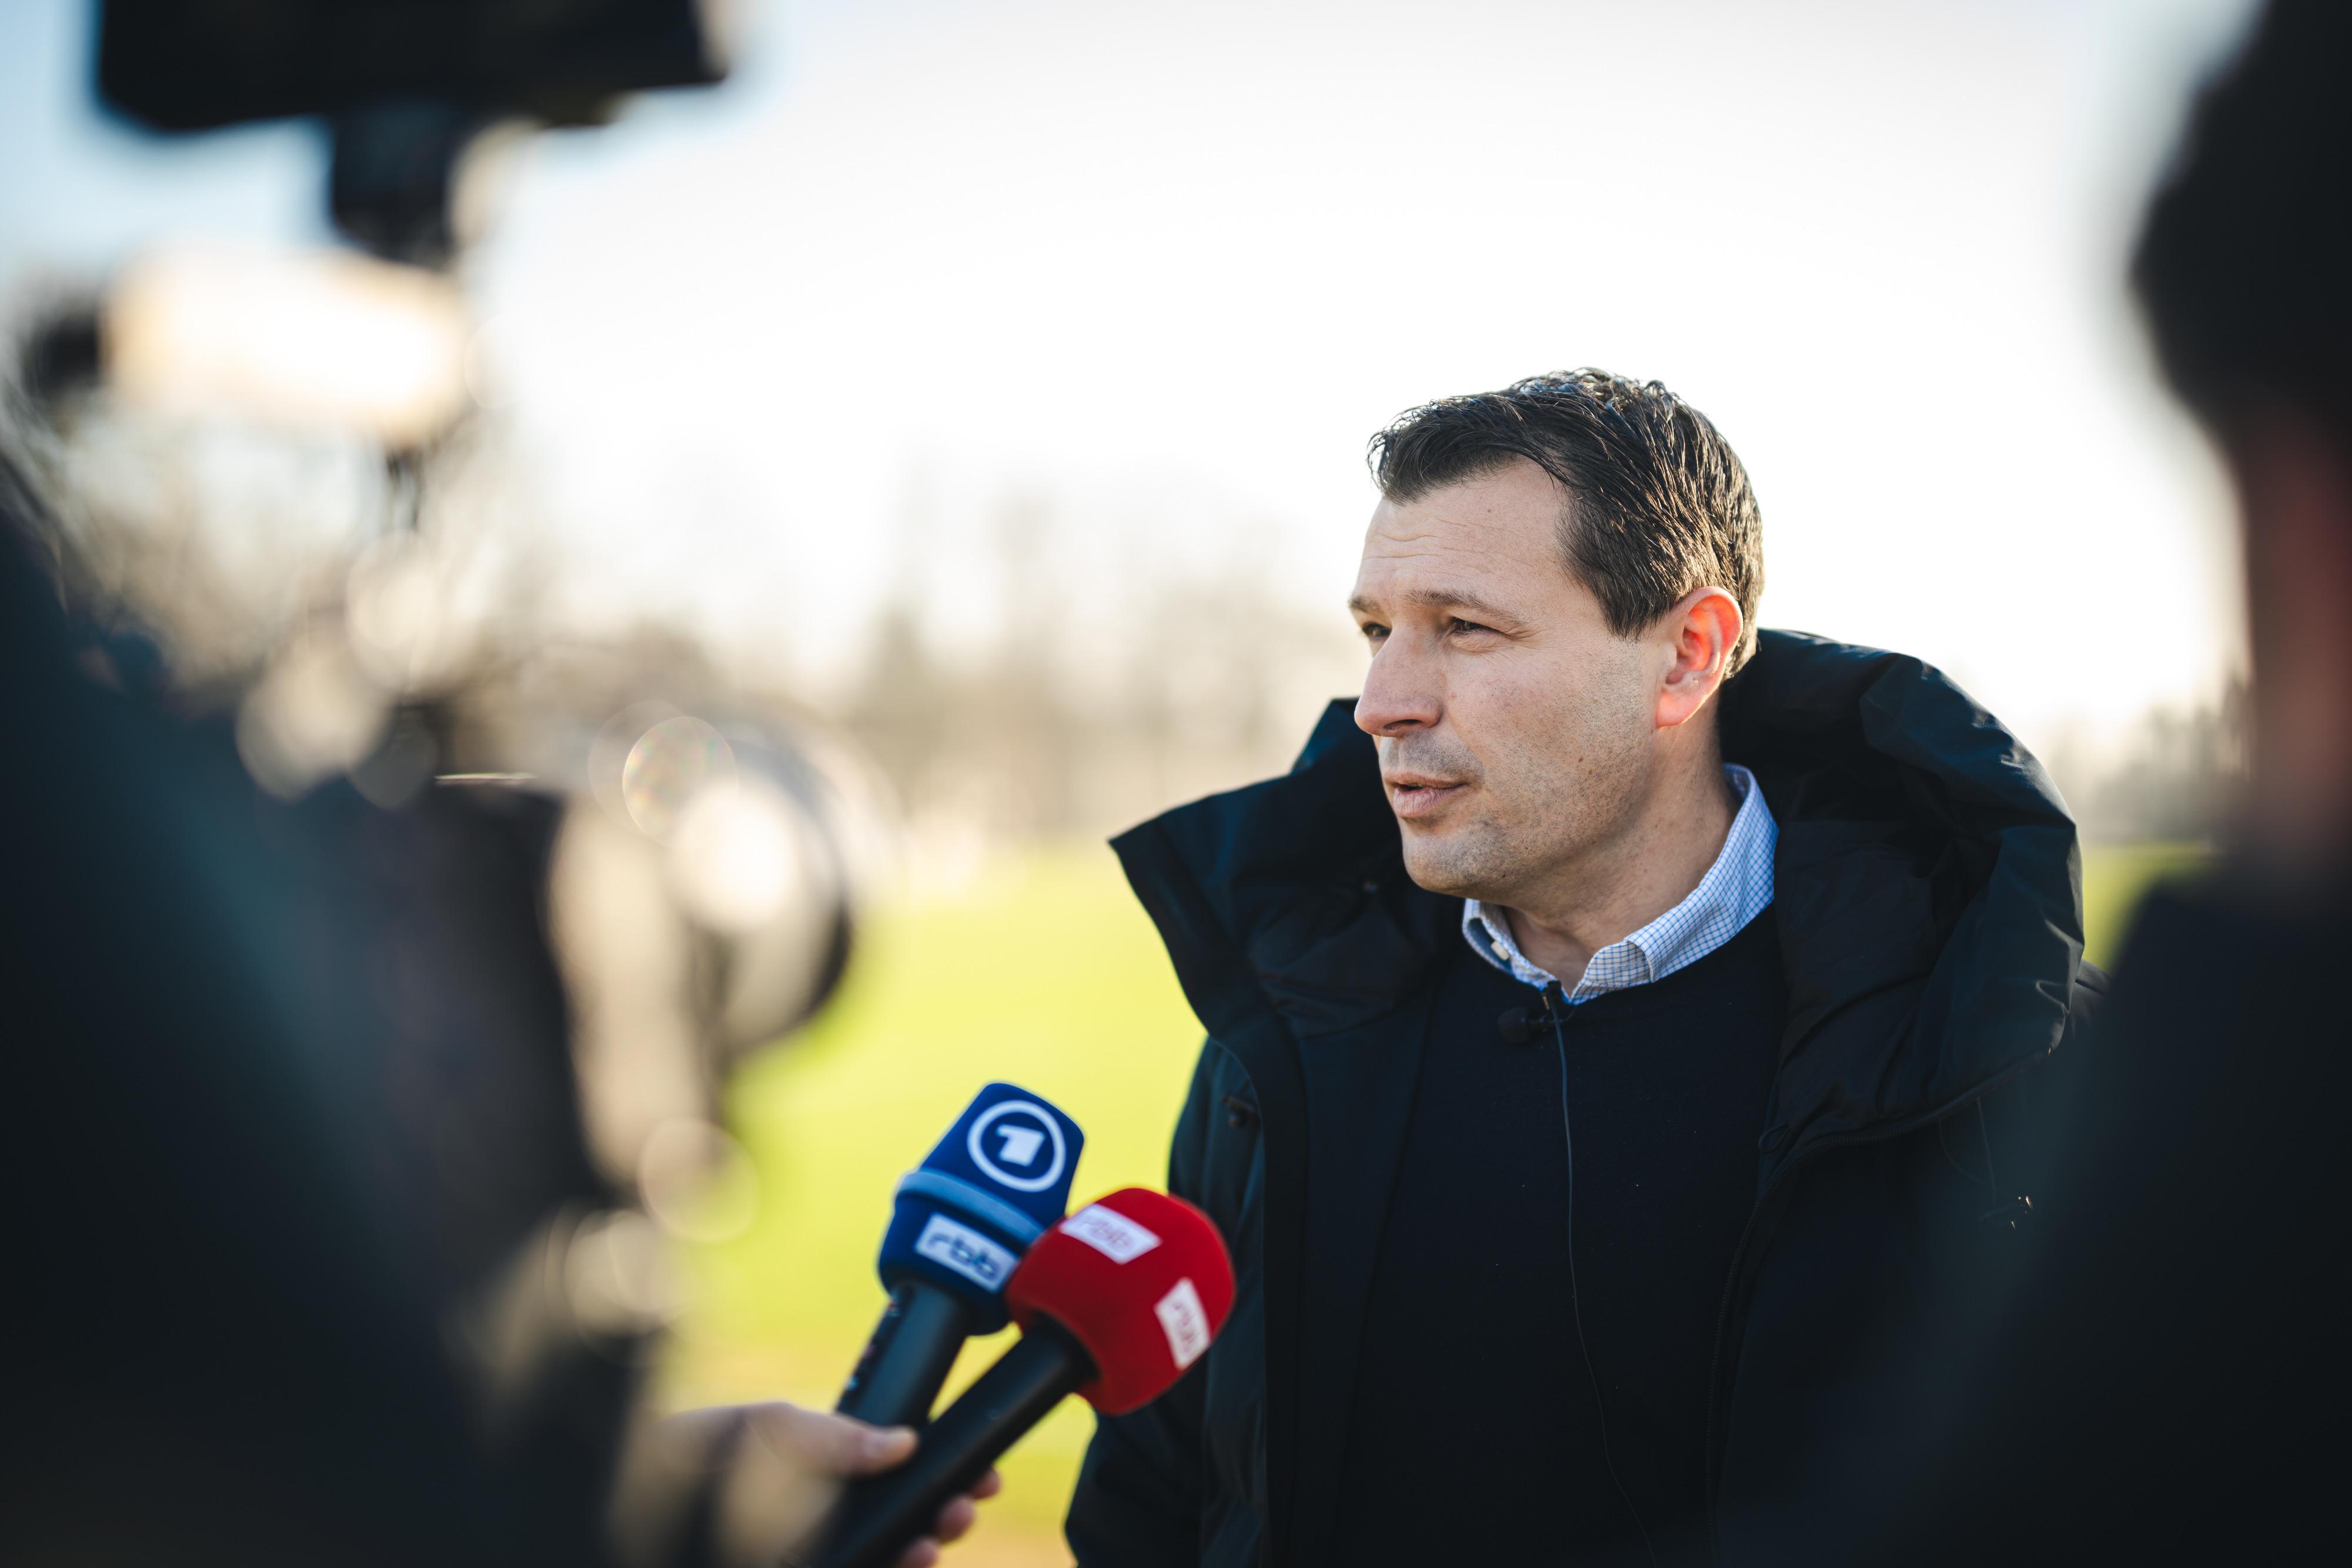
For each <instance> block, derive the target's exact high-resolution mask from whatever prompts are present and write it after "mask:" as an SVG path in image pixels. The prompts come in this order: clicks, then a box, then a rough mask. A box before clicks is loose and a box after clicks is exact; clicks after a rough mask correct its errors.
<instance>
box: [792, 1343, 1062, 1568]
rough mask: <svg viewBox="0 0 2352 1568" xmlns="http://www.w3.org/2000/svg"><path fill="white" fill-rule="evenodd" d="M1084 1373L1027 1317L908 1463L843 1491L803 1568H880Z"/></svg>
mask: <svg viewBox="0 0 2352 1568" xmlns="http://www.w3.org/2000/svg"><path fill="white" fill-rule="evenodd" d="M1094 1375H1095V1365H1094V1362H1093V1360H1092V1359H1091V1358H1090V1357H1088V1356H1087V1353H1086V1351H1085V1349H1084V1348H1083V1347H1082V1346H1080V1345H1079V1343H1078V1342H1077V1341H1076V1340H1075V1339H1072V1338H1071V1337H1070V1336H1069V1334H1068V1333H1066V1332H1065V1331H1064V1330H1063V1329H1062V1328H1061V1327H1060V1325H1058V1324H1056V1323H1055V1322H1053V1321H1052V1320H1050V1319H1047V1318H1042V1317H1041V1318H1039V1319H1037V1320H1036V1321H1035V1322H1034V1323H1033V1324H1032V1325H1031V1327H1030V1328H1029V1330H1028V1332H1027V1333H1024V1334H1023V1335H1022V1336H1021V1339H1020V1342H1019V1343H1016V1344H1015V1345H1013V1348H1012V1349H1011V1350H1008V1351H1006V1352H1005V1353H1004V1354H1003V1358H1002V1359H1000V1360H999V1361H998V1362H997V1364H995V1365H994V1366H992V1367H990V1368H989V1369H988V1370H987V1371H986V1372H983V1373H982V1374H981V1375H980V1379H979V1381H977V1382H975V1383H974V1384H973V1385H971V1387H970V1388H967V1389H965V1390H964V1391H963V1394H962V1396H961V1397H960V1398H959V1399H957V1400H956V1402H955V1403H954V1404H952V1405H950V1406H948V1407H947V1408H946V1409H945V1410H942V1411H940V1418H939V1419H938V1420H936V1421H934V1422H932V1423H931V1424H930V1427H929V1428H928V1429H927V1430H926V1431H925V1432H924V1433H923V1437H922V1441H921V1442H920V1443H919V1445H918V1446H917V1447H916V1448H915V1454H914V1457H913V1458H910V1459H908V1461H907V1462H906V1463H905V1464H903V1465H900V1466H899V1467H898V1469H895V1470H885V1471H883V1472H882V1473H881V1474H880V1475H878V1476H868V1477H866V1479H863V1480H860V1481H856V1482H853V1483H851V1485H850V1488H849V1490H847V1491H846V1492H845V1493H844V1494H843V1495H842V1499H841V1501H840V1503H839V1504H838V1505H837V1506H836V1507H835V1511H834V1515H833V1518H832V1519H831V1520H830V1521H828V1522H827V1524H826V1528H825V1531H824V1536H823V1537H822V1540H821V1543H820V1545H819V1546H818V1548H817V1551H816V1553H815V1555H814V1556H813V1557H811V1558H810V1559H808V1568H889V1565H890V1564H891V1563H895V1562H897V1561H898V1554H899V1553H900V1552H904V1551H906V1550H907V1547H908V1544H909V1543H910V1542H914V1541H917V1540H919V1539H920V1538H921V1537H923V1536H926V1535H929V1533H930V1532H931V1526H932V1525H933V1524H934V1523H935V1522H937V1521H938V1519H939V1517H940V1510H941V1509H943V1508H945V1507H946V1506H947V1505H948V1501H949V1500H950V1499H951V1498H954V1497H957V1496H959V1495H960V1494H961V1493H963V1492H966V1491H969V1490H971V1488H972V1486H973V1484H974V1483H975V1482H977V1481H978V1480H979V1479H980V1478H981V1477H982V1476H984V1475H986V1474H987V1473H988V1467H989V1466H991V1465H992V1464H994V1463H995V1462H996V1460H997V1457H998V1456H999V1455H1001V1454H1003V1452H1004V1450H1005V1449H1007V1448H1011V1447H1012V1446H1013V1444H1014V1443H1016V1442H1018V1441H1020V1439H1021V1437H1022V1435H1023V1434H1024V1433H1025V1432H1027V1431H1028V1430H1029V1428H1030V1427H1034V1426H1035V1425H1036V1424H1037V1423H1038V1422H1040V1421H1043V1420H1044V1419H1045V1416H1046V1415H1047V1414H1048V1413H1049V1412H1051V1411H1052V1409H1053V1408H1054V1406H1056V1405H1059V1404H1060V1403H1061V1402H1062V1396H1064V1395H1066V1394H1068V1393H1070V1392H1071V1391H1072V1390H1074V1389H1076V1387H1077V1386H1078V1385H1080V1384H1082V1383H1084V1382H1086V1381H1087V1379H1089V1378H1091V1377H1092V1376H1094Z"/></svg>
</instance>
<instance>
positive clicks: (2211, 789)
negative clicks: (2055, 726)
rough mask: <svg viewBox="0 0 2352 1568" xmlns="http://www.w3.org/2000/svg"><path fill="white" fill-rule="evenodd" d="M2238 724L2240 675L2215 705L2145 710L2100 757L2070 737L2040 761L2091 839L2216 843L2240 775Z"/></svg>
mask: <svg viewBox="0 0 2352 1568" xmlns="http://www.w3.org/2000/svg"><path fill="white" fill-rule="evenodd" d="M2246 722H2247V711H2246V683H2245V679H2244V677H2243V676H2242V675H2239V676H2232V677H2231V680H2230V683H2229V685H2227V686H2226V687H2225V688H2224V689H2223V691H2222V694H2221V700H2220V702H2219V703H2218V704H2213V703H2200V704H2199V705H2198V706H2195V707H2192V708H2189V709H2187V710H2185V711H2184V710H2182V709H2180V708H2176V707H2171V706H2159V707H2155V708H2151V709H2149V710H2148V711H2147V713H2145V714H2143V715H2141V716H2140V717H2139V718H2138V720H2137V722H2135V723H2134V724H2133V725H2132V727H2130V729H2129V730H2127V731H2126V734H2125V736H2124V737H2123V740H2122V742H2121V744H2120V745H2119V746H2117V747H2110V748H2108V749H2107V750H2106V752H2105V755H2104V756H2095V755H2093V754H2091V752H2090V750H2089V748H2088V747H2084V746H2083V745H2081V744H2080V743H2078V742H2074V741H2071V740H2070V741H2065V742H2062V743H2061V744H2060V745H2059V746H2057V747H2053V751H2052V754H2051V756H2050V758H2048V761H2049V763H2050V768H2051V771H2052V773H2053V775H2055V776H2056V778H2057V779H2058V782H2059V787H2060V788H2061V789H2063V791H2064V792H2065V795H2066V799H2067V800H2068V802H2069V803H2070V804H2072V805H2073V806H2074V811H2075V816H2076V818H2077V820H2078V821H2080V822H2081V823H2082V825H2083V831H2084V836H2085V837H2087V838H2089V839H2091V840H2093V841H2098V842H2107V843H2143V842H2152V841H2166V842H2177V843H2204V844H2216V843H2219V842H2221V841H2222V840H2223V839H2225V838H2226V837H2227V836H2228V834H2229V832H2230V829H2231V819H2232V814H2233V813H2234V812H2235V810H2236V809H2237V804H2238V790H2239V787H2240V785H2241V784H2242V782H2243V780H2244V778H2245V771H2246V741H2247V734H2246Z"/></svg>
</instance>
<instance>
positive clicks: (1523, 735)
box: [1350, 461, 1673, 905]
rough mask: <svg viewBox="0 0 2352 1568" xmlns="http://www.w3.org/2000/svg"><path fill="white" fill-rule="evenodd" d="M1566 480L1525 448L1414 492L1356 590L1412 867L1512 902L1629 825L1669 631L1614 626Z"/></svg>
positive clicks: (1383, 533) (1362, 720)
mask: <svg viewBox="0 0 2352 1568" xmlns="http://www.w3.org/2000/svg"><path fill="white" fill-rule="evenodd" d="M1567 499H1568V498H1567V495H1566V492H1564V491H1563V490H1562V489H1561V488H1560V486H1559V485H1558V484H1557V483H1556V482H1555V481H1554V480H1553V479H1552V478H1551V476H1549V475H1548V474H1546V473H1544V471H1543V470H1542V469H1540V468H1538V467H1537V466H1536V465H1534V464H1532V463H1528V462H1525V461H1517V462H1514V463H1513V464H1512V465H1510V466H1508V467H1507V468H1504V469H1501V470H1499V471H1497V472H1496V473H1494V474H1490V475H1487V476H1483V477H1480V478H1476V479H1472V480H1469V481H1466V482H1465V483H1463V484H1459V485H1453V486H1447V487H1446V488H1444V489H1442V490H1435V491H1433V492H1431V493H1430V494H1428V495H1426V496H1424V497H1422V498H1421V499H1419V500H1417V501H1413V502H1411V503H1409V504H1406V505H1403V506H1399V505H1397V504H1395V503H1392V502H1389V501H1382V502H1381V505H1380V507H1379V508H1378V509H1377V510H1375V511H1374V512H1373V513H1372V524H1371V528H1370V530H1369V531H1368V532H1367V533H1366V535H1365V537H1364V557H1363V563H1362V566H1361V568H1360V570H1359V571H1358V573H1357V576H1356V591H1355V595H1354V598H1353V599H1352V600H1351V601H1350V607H1351V608H1352V609H1353V611H1354V612H1355V616H1356V621H1357V624H1358V625H1359V626H1360V627H1361V628H1362V629H1363V632H1364V634H1365V637H1366V639H1367V641H1368V642H1369V643H1370V646H1371V651H1372V664H1371V668H1370V671H1369V672H1368V673H1367V674H1366V675H1365V678H1364V695H1363V696H1362V698H1361V699H1360V700H1359V701H1358V703H1357V705H1356V723H1357V724H1358V725H1359V726H1360V727H1362V728H1363V729H1364V730H1366V731H1367V732H1369V733H1370V734H1371V735H1372V736H1374V737H1377V738H1378V739H1379V742H1380V755H1381V782H1382V783H1383V784H1384V785H1385V786H1386V787H1387V789H1388V794H1389V803H1390V805H1391V807H1393V808H1394V810H1395V811H1396V815H1397V821H1398V824H1399V826H1400V827H1401V828H1402V831H1403V835H1404V859H1405V868H1406V870H1407V871H1409V872H1410V873H1412V879H1413V881H1415V882H1416V883H1420V884H1421V885H1422V886H1423V887H1425V888H1427V889H1429V890H1430V891H1431V892H1433V893H1442V894H1453V895H1455V896H1460V897H1470V898H1480V899H1485V900H1487V901H1489V902H1492V903H1496V904H1507V905H1515V904H1522V903H1524V902H1525V900H1524V898H1523V896H1522V895H1523V894H1525V893H1527V892H1528V890H1530V889H1533V888H1535V887H1538V886H1540V885H1542V884H1543V883H1546V882H1547V881H1548V880H1549V879H1550V878H1552V877H1555V876H1557V875H1559V874H1560V873H1573V871H1574V869H1575V868H1576V866H1577V865H1578V863H1579V862H1585V861H1590V860H1592V859H1593V858H1594V857H1595V852H1605V851H1606V850H1607V849H1608V848H1609V847H1611V846H1612V845H1614V844H1615V843H1616V842H1617V841H1619V840H1620V839H1621V838H1622V836H1623V835H1624V834H1625V833H1626V832H1627V831H1629V830H1630V829H1631V827H1632V825H1633V822H1634V821H1635V819H1636V818H1637V816H1638V815H1639V812H1640V808H1641V806H1642V803H1643V800H1645V799H1646V798H1647V796H1648V794H1649V792H1650V788H1651V772H1652V769H1653V766H1654V745H1653V738H1654V736H1655V734H1656V732H1657V721H1656V714H1657V701H1658V682H1659V679H1660V678H1661V677H1662V675H1663V674H1664V668H1665V666H1666V665H1667V664H1671V663H1672V657H1673V652H1672V648H1671V645H1670V644H1669V645H1665V646H1664V647H1663V649H1662V648H1660V647H1655V646H1653V645H1652V642H1651V641H1650V640H1633V641H1629V640H1627V639H1624V638H1621V637H1619V636H1617V635H1616V634H1615V633H1613V632H1611V631H1610V630H1609V626H1608V622H1606V620H1605V619H1604V618H1603V617H1602V614H1601V602H1600V601H1599V600H1597V599H1595V598H1594V597H1593V595H1592V593H1591V591H1590V590H1588V589H1586V588H1585V587H1584V586H1583V585H1582V584H1581V583H1580V582H1578V581H1577V580H1575V579H1574V578H1572V577H1570V575H1569V573H1568V571H1567V570H1566V568H1565V567H1564V566H1563V564H1562V562H1561V558H1560V550H1559V519H1560V516H1561V511H1562V508H1563V507H1564V506H1565V505H1566V504H1567Z"/></svg>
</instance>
